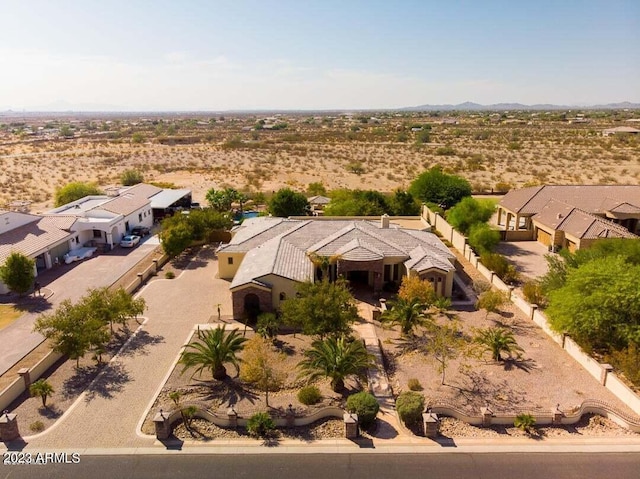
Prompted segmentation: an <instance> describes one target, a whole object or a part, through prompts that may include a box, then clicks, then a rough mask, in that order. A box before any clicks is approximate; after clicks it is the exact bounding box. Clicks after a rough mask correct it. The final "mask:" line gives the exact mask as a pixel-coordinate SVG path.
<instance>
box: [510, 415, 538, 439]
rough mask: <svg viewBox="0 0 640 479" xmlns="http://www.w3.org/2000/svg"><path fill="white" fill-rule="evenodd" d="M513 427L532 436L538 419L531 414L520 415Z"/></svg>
mask: <svg viewBox="0 0 640 479" xmlns="http://www.w3.org/2000/svg"><path fill="white" fill-rule="evenodd" d="M513 425H514V426H515V427H517V428H518V429H520V430H521V431H524V432H525V433H527V434H532V433H533V431H534V430H535V425H536V419H535V418H534V417H533V416H532V415H531V414H526V413H522V414H518V415H517V416H516V419H515V420H514V421H513Z"/></svg>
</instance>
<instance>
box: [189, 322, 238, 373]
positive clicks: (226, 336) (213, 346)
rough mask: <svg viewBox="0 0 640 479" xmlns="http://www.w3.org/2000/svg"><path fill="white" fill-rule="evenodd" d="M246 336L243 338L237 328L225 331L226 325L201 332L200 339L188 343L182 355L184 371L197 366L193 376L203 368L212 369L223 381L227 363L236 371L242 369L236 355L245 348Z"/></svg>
mask: <svg viewBox="0 0 640 479" xmlns="http://www.w3.org/2000/svg"><path fill="white" fill-rule="evenodd" d="M245 341H246V338H243V337H242V336H241V335H240V333H238V331H236V330H235V329H234V330H233V331H229V332H228V333H227V332H226V331H225V327H224V326H222V327H220V326H218V327H217V328H216V329H213V330H208V331H204V332H202V333H201V334H200V337H199V341H194V342H192V343H189V344H187V346H186V348H185V350H184V351H183V352H182V355H181V357H180V363H181V364H182V365H183V366H184V367H183V369H182V373H184V372H185V371H186V370H187V369H189V368H192V367H196V370H195V371H194V372H193V375H192V376H191V377H193V376H195V374H196V373H201V372H202V371H203V370H205V369H206V370H209V371H211V373H212V375H213V379H217V380H218V381H222V380H223V379H225V378H226V377H227V370H226V368H225V367H224V365H225V363H231V364H232V365H233V366H234V367H235V368H236V371H238V372H239V371H240V366H239V364H238V363H239V361H238V358H237V357H236V354H238V353H239V352H240V351H242V349H243V347H244V346H243V344H244V342H245Z"/></svg>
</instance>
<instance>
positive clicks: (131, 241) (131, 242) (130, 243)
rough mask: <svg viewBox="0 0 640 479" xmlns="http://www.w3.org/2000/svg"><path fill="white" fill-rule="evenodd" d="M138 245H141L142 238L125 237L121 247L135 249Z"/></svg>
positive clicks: (121, 241) (134, 236)
mask: <svg viewBox="0 0 640 479" xmlns="http://www.w3.org/2000/svg"><path fill="white" fill-rule="evenodd" d="M138 243H140V236H136V235H127V236H123V237H122V239H121V240H120V246H122V247H123V248H133V247H134V246H136V245H137V244H138Z"/></svg>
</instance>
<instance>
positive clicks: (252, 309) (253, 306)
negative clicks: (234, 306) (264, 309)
mask: <svg viewBox="0 0 640 479" xmlns="http://www.w3.org/2000/svg"><path fill="white" fill-rule="evenodd" d="M244 313H245V315H246V316H247V318H248V319H249V321H256V320H257V319H258V315H259V314H260V298H259V297H258V295H257V294H254V293H249V294H247V295H246V296H245V297H244Z"/></svg>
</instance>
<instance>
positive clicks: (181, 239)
mask: <svg viewBox="0 0 640 479" xmlns="http://www.w3.org/2000/svg"><path fill="white" fill-rule="evenodd" d="M165 221H166V220H165ZM165 221H163V222H162V230H161V231H160V234H159V235H158V236H159V237H160V244H161V245H162V249H163V250H164V252H165V253H167V255H169V256H171V257H174V256H178V255H179V254H180V253H182V252H183V251H184V250H185V249H187V248H188V247H189V245H190V244H191V242H192V241H193V236H194V234H193V228H192V227H191V225H190V224H189V223H188V222H187V221H178V222H170V223H168V224H166V225H165Z"/></svg>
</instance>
